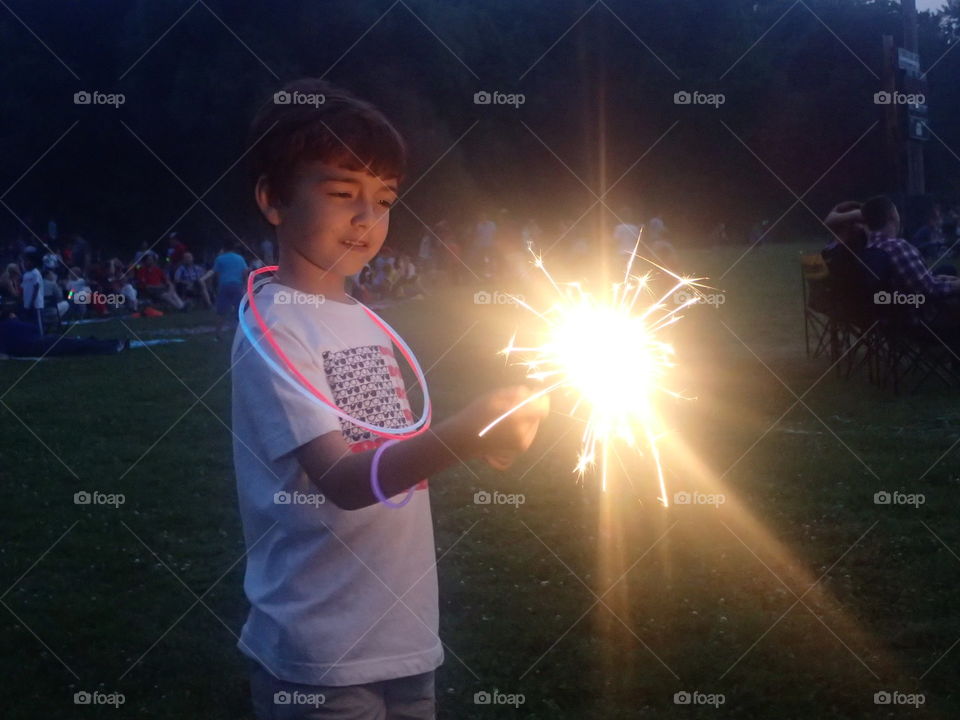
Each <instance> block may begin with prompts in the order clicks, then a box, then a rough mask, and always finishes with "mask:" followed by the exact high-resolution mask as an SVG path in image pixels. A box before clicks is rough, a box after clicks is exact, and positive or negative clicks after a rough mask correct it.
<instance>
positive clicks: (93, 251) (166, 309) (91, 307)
mask: <svg viewBox="0 0 960 720" xmlns="http://www.w3.org/2000/svg"><path fill="white" fill-rule="evenodd" d="M641 228H642V229H643V236H642V241H641V243H640V248H641V252H642V253H644V254H645V255H646V256H648V257H650V256H651V255H652V257H653V258H654V259H656V260H658V261H660V262H661V263H663V264H665V265H668V266H669V265H671V264H672V263H673V262H674V251H673V247H672V245H671V244H670V242H669V240H668V239H667V230H666V227H665V225H664V223H663V220H662V219H661V218H660V217H658V216H655V217H653V218H651V219H650V220H649V221H648V222H646V223H643V224H640V223H637V222H636V221H635V219H634V213H633V211H632V210H631V209H630V208H622V209H621V210H620V212H619V214H618V224H617V225H616V226H615V227H614V228H613V231H612V237H611V238H610V242H611V243H612V245H613V247H614V248H615V250H616V252H618V253H620V254H621V255H623V256H626V255H627V254H629V253H630V252H632V251H633V249H634V247H635V246H636V245H637V238H638V236H641ZM533 248H537V249H538V250H540V251H542V250H548V251H550V252H552V253H554V257H558V258H562V259H564V260H569V262H570V264H571V265H572V266H578V265H583V264H584V263H586V262H588V261H589V260H590V259H591V258H592V255H593V253H592V249H593V248H592V240H591V238H590V237H589V236H588V235H587V234H585V233H584V232H581V231H579V230H578V229H577V228H575V227H574V223H573V222H572V221H561V222H559V223H557V224H556V226H555V229H554V231H553V232H545V231H544V230H542V229H541V226H540V225H539V224H538V222H537V220H535V219H533V218H529V219H527V220H526V221H525V222H521V221H520V220H518V219H517V217H516V216H515V215H513V214H512V213H510V212H508V211H507V210H505V209H501V210H499V211H497V212H482V213H479V214H478V215H477V217H476V218H475V219H474V220H473V221H469V222H465V223H462V224H460V225H458V226H456V227H455V226H454V225H453V224H452V223H450V222H448V221H446V220H441V221H439V222H437V223H435V224H434V225H433V226H431V227H426V228H425V229H424V232H423V234H422V236H421V238H420V240H419V242H418V243H417V245H416V247H415V248H413V249H412V251H409V252H408V251H403V250H400V251H398V250H395V249H394V248H393V247H392V245H387V246H386V247H384V248H383V249H382V251H381V252H380V253H379V254H378V255H377V257H376V258H374V259H373V260H372V261H371V262H370V263H369V264H368V265H367V266H365V267H364V268H363V270H362V271H361V272H360V273H358V274H357V275H356V276H354V277H352V278H351V286H350V288H349V289H350V292H351V293H352V294H353V295H354V296H355V297H356V298H357V299H358V300H359V301H360V302H363V303H365V304H370V305H374V306H376V307H382V306H384V305H388V304H392V303H396V302H400V301H406V300H417V299H423V298H425V297H427V296H428V295H430V293H431V292H432V291H433V290H434V289H435V288H436V287H438V286H444V285H461V284H464V283H472V282H475V281H477V280H482V281H486V280H490V279H498V280H504V281H510V280H512V279H523V278H525V277H526V276H527V274H528V272H529V270H530V267H531V264H530V250H531V249H533ZM276 262H277V252H276V248H275V244H274V241H273V240H271V239H269V238H264V239H262V240H261V241H260V242H259V243H255V244H252V245H251V244H246V243H243V242H240V241H239V240H237V241H228V242H226V243H224V245H223V247H222V248H221V249H220V252H219V253H218V254H216V255H215V256H212V254H211V253H210V252H209V251H208V250H207V249H205V248H203V247H197V248H191V247H190V246H188V244H187V242H186V241H185V240H184V239H183V238H182V237H181V236H180V234H179V233H177V232H171V233H170V234H169V235H168V236H167V238H166V239H165V240H164V242H163V243H161V244H160V245H159V246H157V247H152V246H150V245H149V244H148V243H147V242H143V243H141V245H140V247H139V248H138V249H137V250H136V251H135V252H134V253H133V255H132V257H130V258H129V260H124V259H123V258H122V257H121V256H119V255H112V256H110V255H108V254H107V253H105V252H104V249H103V248H99V247H91V245H90V243H88V242H87V240H86V239H85V238H83V237H82V236H80V235H65V236H60V235H58V233H57V231H56V223H55V222H53V221H51V222H50V223H49V225H48V232H47V233H46V234H44V235H42V236H41V235H34V236H33V237H28V238H25V239H24V238H21V239H18V240H15V241H12V242H9V243H7V244H6V245H5V246H0V268H2V272H0V321H4V322H6V321H9V320H10V319H11V318H12V319H15V320H16V321H17V322H19V323H20V325H18V326H17V327H18V328H19V330H18V332H19V334H20V335H21V336H24V337H25V336H27V335H29V336H30V337H31V338H33V339H31V341H30V342H31V343H33V342H34V340H36V338H34V337H33V331H32V330H30V331H28V330H27V329H26V327H25V325H24V324H26V325H31V326H33V328H35V329H36V331H37V333H38V335H37V337H39V338H43V337H45V336H46V334H47V333H48V332H50V331H53V330H56V329H58V328H60V327H61V326H62V325H64V324H66V323H70V322H75V321H89V320H91V319H96V318H107V317H110V316H114V315H123V316H128V317H133V318H137V317H160V316H162V315H164V314H165V313H171V312H173V313H177V312H189V311H191V310H198V309H199V310H215V311H216V318H217V320H216V329H215V337H216V338H218V339H219V338H221V335H222V331H223V327H224V325H225V324H227V322H228V318H229V317H231V315H232V314H233V313H235V312H236V308H237V304H238V303H239V300H240V298H241V296H242V291H243V285H244V283H245V280H246V274H247V272H248V271H249V270H252V269H255V268H259V267H263V266H265V265H267V266H269V265H274V264H275V263H276ZM12 327H14V326H13V325H9V324H8V326H7V330H8V331H10V329H11V328H12ZM8 334H9V333H8ZM8 344H9V343H8ZM36 347H37V346H36V345H32V346H31V349H32V350H36ZM91 347H92V346H91ZM104 347H106V346H104ZM111 347H112V346H111ZM78 348H79V346H78ZM7 350H9V347H8V348H7ZM100 350H103V347H100V348H98V351H100ZM3 352H4V350H3V348H0V353H3ZM6 354H11V353H9V352H7V353H6Z"/></svg>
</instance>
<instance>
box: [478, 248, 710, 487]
mask: <svg viewBox="0 0 960 720" xmlns="http://www.w3.org/2000/svg"><path fill="white" fill-rule="evenodd" d="M639 245H640V238H639V237H638V238H637V243H636V245H635V246H634V249H633V252H632V253H631V254H630V259H629V261H628V262H627V268H626V272H625V274H624V279H623V282H621V283H614V284H613V286H612V297H611V299H610V300H602V299H598V298H596V297H594V296H593V295H591V294H590V293H589V292H587V291H585V290H584V289H583V288H582V287H581V286H580V284H579V283H564V284H563V286H562V287H561V285H558V284H557V282H556V281H555V280H554V279H553V276H551V274H550V273H549V271H548V270H547V269H546V267H545V266H544V263H543V258H542V256H538V255H537V254H536V253H534V252H533V251H532V250H531V253H532V254H533V257H534V261H533V262H534V265H535V266H536V267H537V268H539V269H540V270H541V271H543V274H544V276H545V277H546V278H547V280H548V281H549V282H550V284H551V286H552V287H553V289H554V290H555V291H556V293H557V301H556V302H555V303H554V304H553V305H552V306H551V307H550V308H549V309H548V310H546V311H544V312H540V311H538V310H536V309H534V308H533V307H531V306H530V305H528V304H527V303H526V302H524V301H523V299H521V298H517V297H514V298H513V299H514V301H515V302H516V303H517V304H519V305H520V306H522V307H523V308H525V309H526V310H528V311H529V312H531V313H532V314H533V315H535V316H536V317H537V318H539V319H540V320H541V321H542V322H543V324H544V334H545V339H544V342H543V343H542V344H541V345H536V346H531V347H523V346H519V345H516V344H515V341H516V335H514V337H513V338H511V340H510V344H509V345H508V346H507V347H506V348H504V349H503V350H502V351H501V353H502V354H504V355H506V356H507V357H508V358H509V357H510V356H511V355H513V354H514V353H517V354H519V355H520V356H521V357H523V358H525V359H524V360H523V361H522V362H519V363H518V364H519V365H523V366H525V367H527V369H528V373H527V377H528V378H529V379H531V380H537V381H541V382H543V383H544V387H543V388H542V389H540V390H539V391H537V392H536V393H534V394H533V395H531V396H530V397H529V398H527V399H526V400H525V401H524V402H522V403H520V404H518V405H516V406H514V407H513V408H511V409H510V410H508V411H507V412H505V413H504V414H503V415H501V416H500V417H498V418H497V419H496V420H494V421H493V422H491V423H490V424H489V425H488V426H487V427H485V428H484V429H483V430H482V431H481V432H480V435H481V436H483V435H484V434H485V433H486V432H487V431H489V430H490V429H491V428H492V427H494V426H495V425H496V424H497V423H499V422H500V421H501V420H503V419H504V418H506V417H508V416H509V415H511V414H512V413H514V412H516V411H517V410H519V409H520V408H521V407H523V406H524V405H526V404H528V403H531V402H534V401H535V400H537V399H538V398H540V397H542V396H543V395H546V394H548V393H551V392H553V391H554V390H558V389H560V388H567V389H569V390H571V391H572V392H573V393H574V394H575V395H576V402H575V404H574V407H573V411H572V412H571V415H575V414H576V413H577V410H578V409H579V408H580V407H581V405H584V406H586V407H587V408H588V412H587V420H586V426H585V429H584V431H583V435H582V437H581V448H580V454H579V458H578V461H577V465H576V467H575V471H576V472H578V473H579V474H580V476H581V477H582V476H583V474H584V473H585V472H586V471H587V469H588V468H590V467H592V466H594V465H595V464H596V462H597V458H598V457H599V459H600V472H601V485H602V488H603V490H604V491H606V489H607V466H608V460H609V458H608V455H609V452H610V450H611V446H612V444H613V443H614V442H615V441H620V442H623V443H624V444H626V445H627V446H628V447H631V448H639V447H640V446H641V445H642V446H644V447H646V449H647V450H648V452H649V453H650V456H651V458H652V460H653V462H654V464H655V466H656V469H657V480H658V482H659V484H660V501H661V502H662V503H663V505H664V506H667V505H668V504H669V503H668V502H667V491H666V486H665V483H664V478H663V467H662V465H661V462H660V451H659V448H658V441H659V440H660V439H661V437H662V435H663V432H664V431H663V429H662V423H661V421H660V417H659V413H658V412H657V406H656V399H657V396H658V395H660V394H661V393H662V394H666V395H670V396H673V397H681V395H679V394H678V393H677V392H675V391H673V390H670V389H668V388H667V387H666V386H665V385H664V384H663V383H664V381H665V379H666V377H667V375H668V373H669V370H670V369H671V368H672V367H674V362H673V357H674V350H673V347H672V346H671V345H670V344H668V343H666V342H664V341H662V340H660V339H659V338H658V333H659V332H660V331H661V330H663V329H664V328H666V327H668V326H670V325H672V324H673V323H675V322H676V321H677V320H679V319H680V318H681V317H682V316H681V315H679V314H678V313H680V311H682V310H684V309H685V308H687V307H689V306H690V305H693V304H695V303H697V302H698V301H699V299H700V293H699V291H697V290H696V288H697V287H704V286H702V285H698V282H699V280H702V279H703V278H685V277H681V276H679V275H676V274H674V273H673V272H671V271H670V270H668V269H666V268H663V267H661V266H659V265H657V264H656V263H654V262H652V261H649V260H645V262H647V263H649V264H650V265H651V266H653V267H654V268H657V269H659V270H660V271H662V272H664V273H666V274H667V275H669V276H670V277H672V278H673V280H674V284H673V286H672V287H671V288H670V289H669V290H668V291H667V292H666V293H664V294H663V295H661V296H659V297H656V296H655V295H654V292H653V289H652V287H651V277H652V275H653V272H652V270H651V271H648V272H646V273H644V274H643V275H635V274H633V272H632V270H633V265H634V261H635V260H636V259H638V256H637V248H638V247H639ZM641 259H642V258H641ZM684 295H686V296H687V297H686V298H684V297H683V296H684ZM678 300H679V302H678ZM643 301H646V302H643ZM668 303H669V305H668Z"/></svg>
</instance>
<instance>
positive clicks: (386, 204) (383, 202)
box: [380, 200, 396, 210]
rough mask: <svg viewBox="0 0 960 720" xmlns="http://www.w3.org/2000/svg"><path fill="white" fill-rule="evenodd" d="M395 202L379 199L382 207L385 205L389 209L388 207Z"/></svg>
mask: <svg viewBox="0 0 960 720" xmlns="http://www.w3.org/2000/svg"><path fill="white" fill-rule="evenodd" d="M395 203H396V201H395V200H381V201H380V204H381V205H383V207H385V208H386V209H387V210H389V209H390V208H392V207H393V206H394V204H395Z"/></svg>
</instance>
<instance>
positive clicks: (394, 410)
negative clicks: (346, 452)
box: [323, 345, 427, 490]
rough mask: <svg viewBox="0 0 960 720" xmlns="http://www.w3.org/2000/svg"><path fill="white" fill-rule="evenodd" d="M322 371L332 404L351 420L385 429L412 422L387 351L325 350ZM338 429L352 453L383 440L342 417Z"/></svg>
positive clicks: (396, 369)
mask: <svg viewBox="0 0 960 720" xmlns="http://www.w3.org/2000/svg"><path fill="white" fill-rule="evenodd" d="M323 370H324V372H325V373H326V375H327V383H328V384H329V385H330V391H331V393H332V395H333V398H332V399H333V401H334V403H336V404H337V406H339V407H340V408H341V409H342V410H344V411H345V412H346V413H347V414H348V415H350V416H351V417H355V418H359V419H361V420H363V421H364V422H368V423H370V424H371V425H379V426H380V427H388V428H399V427H404V426H406V425H410V424H411V423H412V422H413V413H412V412H411V411H410V404H409V403H408V402H407V391H406V389H405V388H404V386H403V376H402V375H401V373H400V366H399V365H397V360H396V358H395V357H394V355H393V350H392V349H391V348H387V347H383V346H382V345H364V346H360V347H353V348H347V349H346V350H340V351H337V352H334V351H332V350H326V351H324V352H323ZM340 429H341V431H342V432H343V436H344V437H345V438H346V440H347V443H348V444H349V445H350V451H351V452H353V453H360V452H364V451H366V450H373V449H375V448H378V447H380V446H381V445H383V444H384V443H385V442H386V441H387V438H384V437H380V436H378V435H374V434H373V433H371V432H369V431H368V430H361V429H360V428H358V427H357V426H356V425H354V424H353V423H352V422H350V421H349V420H344V419H343V418H340ZM417 489H418V490H426V489H427V481H426V480H421V481H420V483H419V484H418V485H417Z"/></svg>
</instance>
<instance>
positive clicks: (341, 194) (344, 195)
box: [329, 192, 350, 198]
mask: <svg viewBox="0 0 960 720" xmlns="http://www.w3.org/2000/svg"><path fill="white" fill-rule="evenodd" d="M329 195H330V197H338V198H349V197H350V193H348V192H332V193H329Z"/></svg>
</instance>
